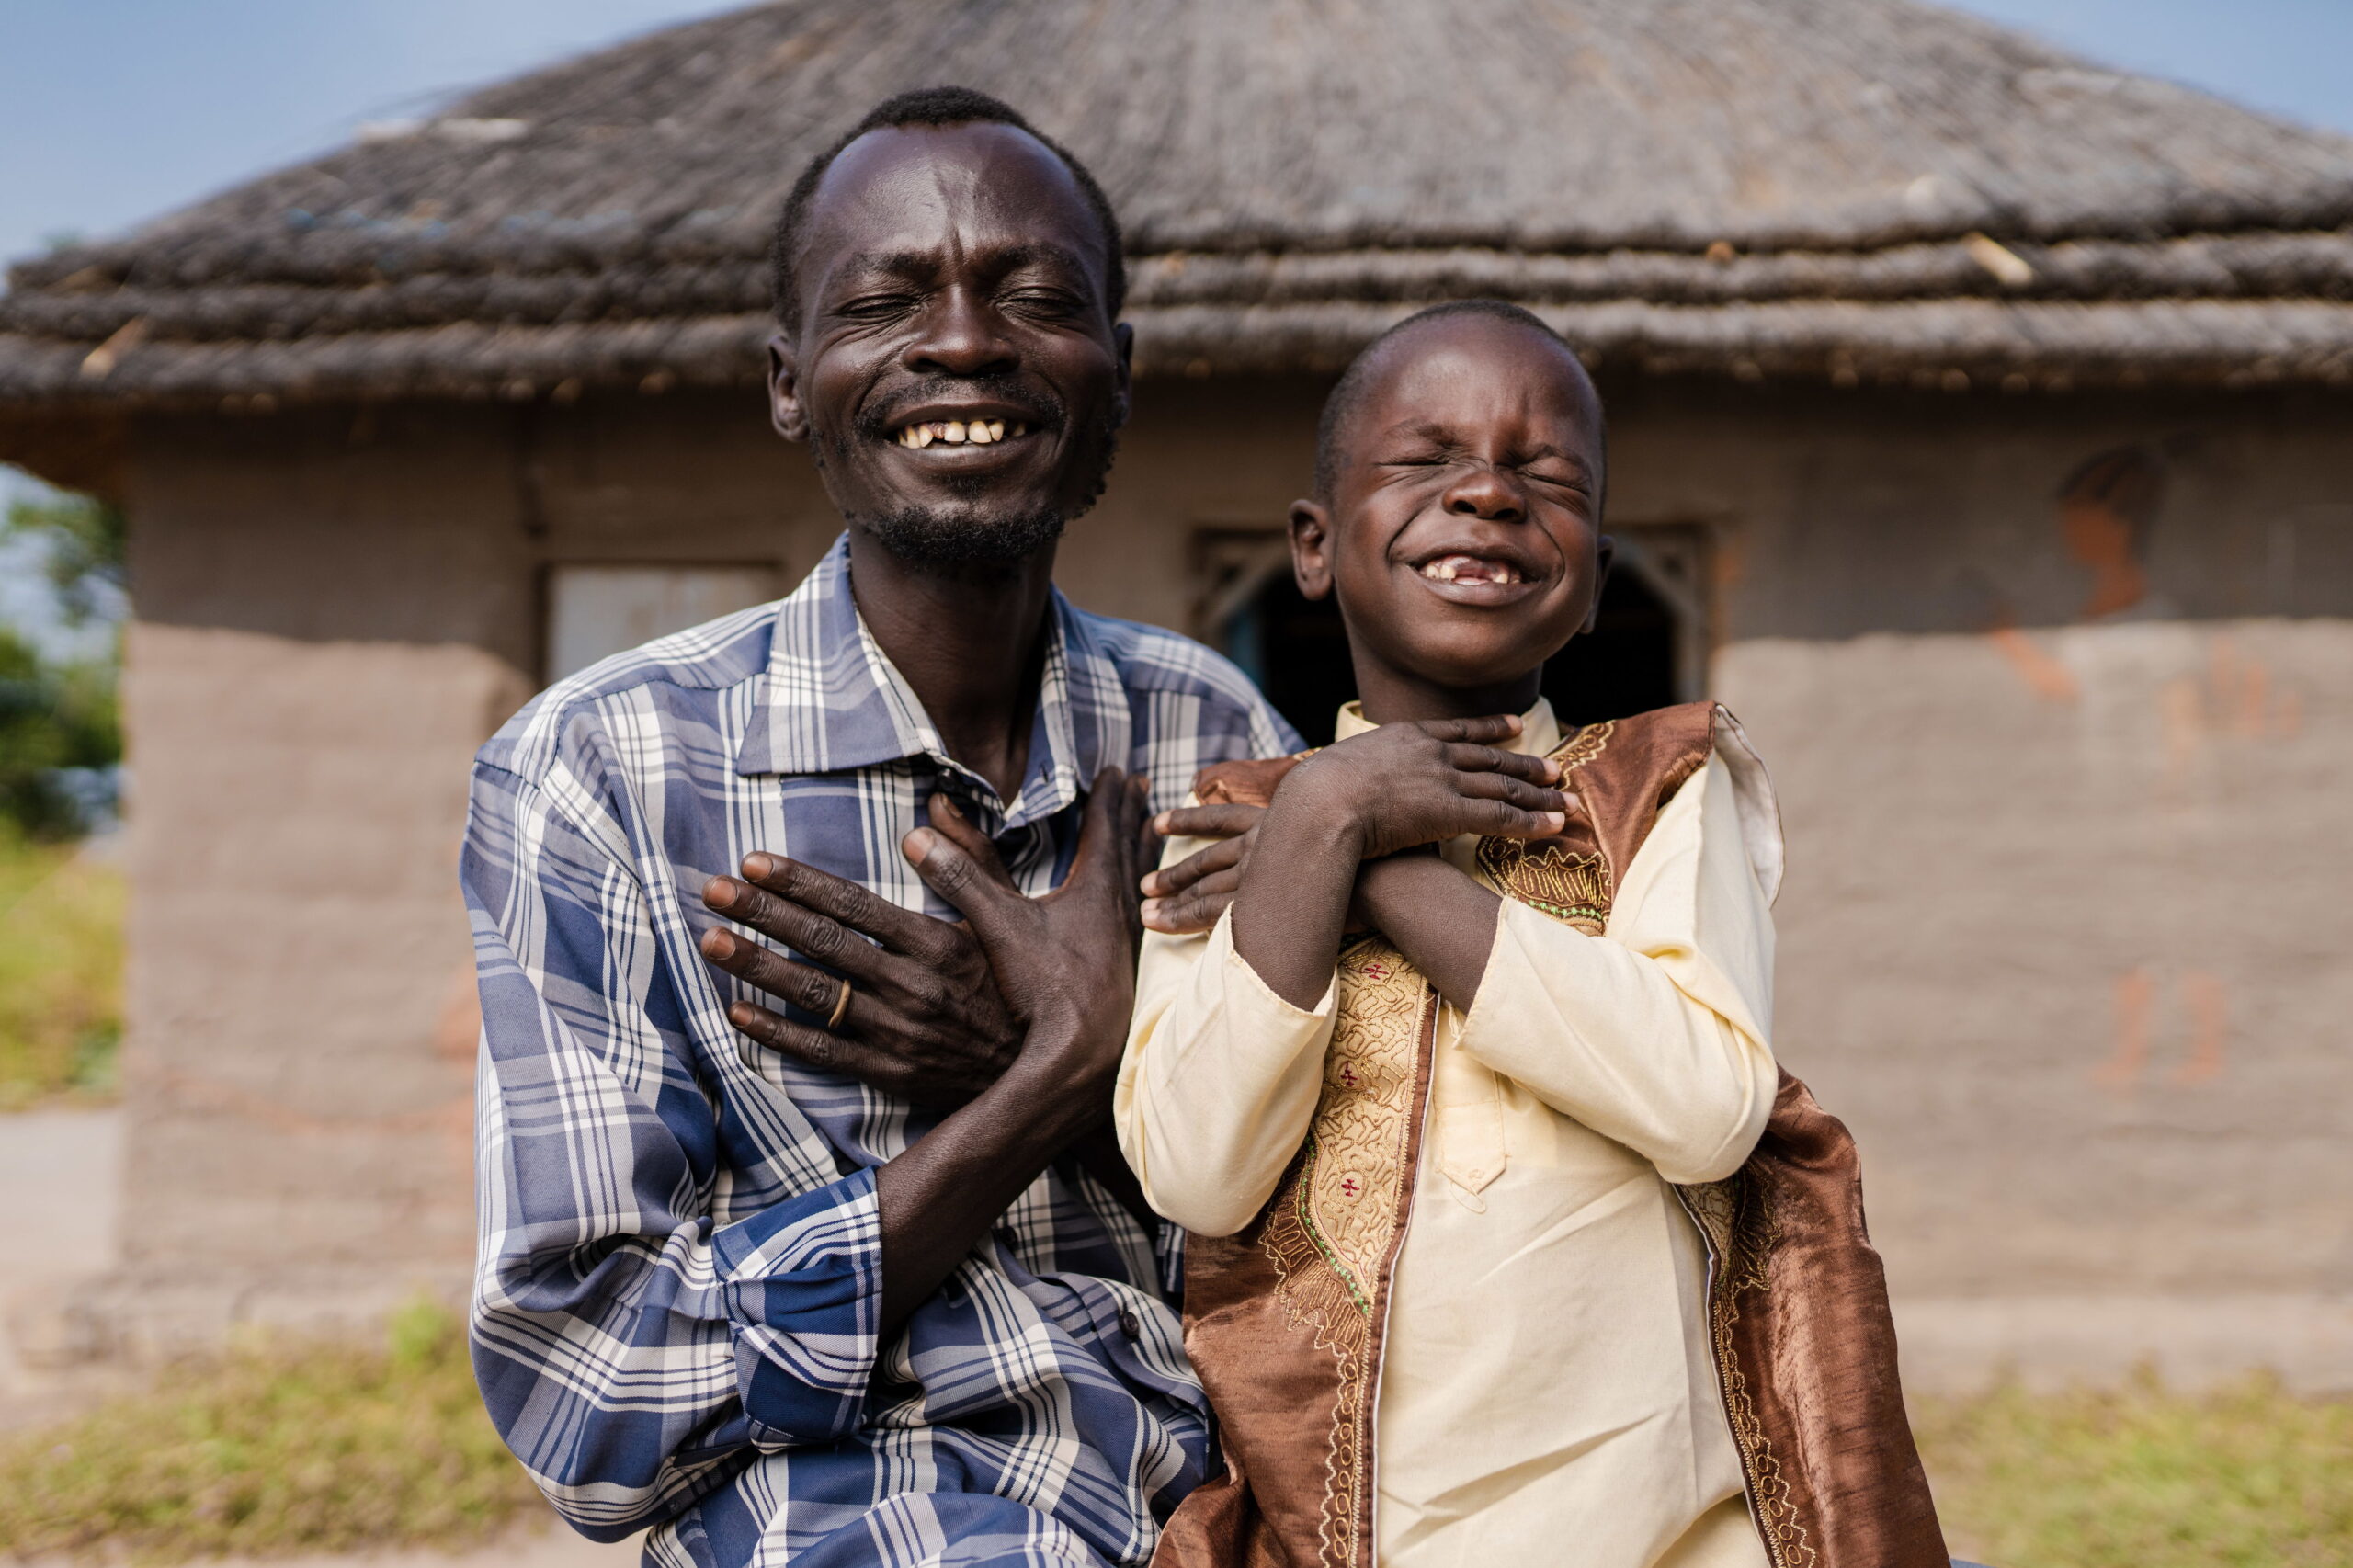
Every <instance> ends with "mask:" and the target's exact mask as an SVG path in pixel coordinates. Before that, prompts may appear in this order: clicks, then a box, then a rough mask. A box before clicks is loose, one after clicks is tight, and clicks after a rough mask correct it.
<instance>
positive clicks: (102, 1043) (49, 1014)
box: [0, 823, 124, 1111]
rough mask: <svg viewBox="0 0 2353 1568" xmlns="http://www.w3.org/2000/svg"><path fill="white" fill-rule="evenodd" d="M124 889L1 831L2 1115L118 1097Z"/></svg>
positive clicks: (80, 862) (0, 827)
mask: <svg viewBox="0 0 2353 1568" xmlns="http://www.w3.org/2000/svg"><path fill="white" fill-rule="evenodd" d="M123 903H124V896H123V881H122V875H121V873H120V872H119V871H117V870H116V869H114V868H113V867H111V866H108V865H105V864H102V863H99V862H97V861H95V860H93V859H91V858H88V857H86V856H83V855H78V854H76V853H75V850H74V846H71V845H56V844H36V843H29V842H27V841H26V840H25V839H23V838H21V837H20V836H18V835H17V834H16V833H14V832H13V831H12V830H11V829H10V828H8V826H7V825H6V824H5V823H0V1111H10V1110H22V1109H25V1108H28V1107H30V1106H36V1105H42V1104H50V1103H56V1102H60V1101H64V1102H73V1101H84V1102H89V1101H97V1100H104V1099H108V1098H111V1097H112V1096H113V1093H114V1072H115V1047H116V1043H117V1042H118V1041H119V1040H120V1039H121V1038H122V914H123Z"/></svg>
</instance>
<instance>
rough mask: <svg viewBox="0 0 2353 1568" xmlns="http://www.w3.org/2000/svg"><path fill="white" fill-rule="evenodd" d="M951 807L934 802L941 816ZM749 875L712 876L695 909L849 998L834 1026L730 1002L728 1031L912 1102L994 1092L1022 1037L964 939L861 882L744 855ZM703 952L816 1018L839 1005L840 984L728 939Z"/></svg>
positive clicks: (717, 933) (959, 930)
mask: <svg viewBox="0 0 2353 1568" xmlns="http://www.w3.org/2000/svg"><path fill="white" fill-rule="evenodd" d="M945 799H946V797H945V796H940V797H938V798H936V799H935V801H934V802H933V810H934V811H935V812H937V811H938V802H939V801H942V800H945ZM959 821H960V823H961V819H959ZM967 831H970V830H969V829H968V830H967ZM974 836H979V835H977V834H975V835H974ZM981 842H982V843H983V845H985V844H986V843H987V840H986V839H985V838H982V839H981ZM991 853H992V858H994V851H992V852H991ZM743 871H744V876H743V880H741V881H739V880H737V879H736V878H733V877H713V878H711V879H710V881H709V882H707V883H705V884H704V886H703V890H702V901H703V903H705V904H707V905H709V906H710V908H711V909H713V910H715V911H716V912H718V913H719V914H721V915H725V916H727V918H728V919H730V920H733V921H736V922H738V923H739V924H742V925H745V926H750V927H751V928H752V929H753V930H755V931H757V932H760V933H761V934H762V935H764V936H767V937H774V938H775V939H776V940H778V941H779V942H782V943H783V944H784V945H785V946H787V947H789V948H790V949H793V950H794V951H795V952H797V953H800V954H801V955H803V956H804V957H807V958H810V959H813V960H816V961H817V962H819V963H823V964H824V965H826V966H827V967H828V968H830V969H833V970H835V971H838V972H839V973H840V974H843V975H847V976H848V977H849V980H850V995H849V1005H848V1006H847V1009H846V1010H845V1011H844V1012H843V1014H842V1016H841V1019H840V1022H839V1023H838V1024H837V1025H836V1026H835V1027H834V1028H831V1029H825V1028H813V1027H812V1026H810V1025H806V1024H800V1023H795V1022H793V1021H792V1020H791V1019H790V1018H787V1017H784V1016H783V1015H781V1014H779V1013H775V1012H771V1011H770V1010H769V1009H767V1008H766V1007H763V1006H759V1005H758V1004H757V1003H754V1002H737V1003H736V1004H734V1005H733V1006H731V1007H729V1008H728V1010H727V1021H728V1022H729V1023H731V1024H733V1025H734V1026H735V1028H737V1029H738V1030H740V1031H742V1032H743V1033H744V1034H746V1035H748V1036H750V1037H751V1038H752V1039H753V1040H757V1041H759V1042H760V1043H761V1044H762V1045H766V1046H771V1047H773V1048H774V1049H776V1050H778V1051H783V1052H784V1053H785V1054H786V1055H788V1056H790V1057H793V1058H795V1059H796V1060H798V1061H801V1062H807V1063H809V1064H810V1065H811V1066H813V1067H821V1068H825V1069H828V1070H831V1071H835V1072H841V1073H847V1074H849V1075H850V1076H852V1077H854V1078H858V1079H861V1080H863V1081H865V1082H866V1083H869V1084H871V1085H874V1086H875V1087H877V1088H880V1089H887V1090H889V1091H891V1092H892V1093H893V1094H898V1095H902V1096H905V1097H906V1098H907V1099H908V1100H910V1101H913V1102H914V1103H915V1104H918V1105H931V1106H956V1105H961V1104H963V1103H964V1102H965V1101H967V1100H969V1099H971V1098H972V1096H974V1095H977V1094H979V1093H980V1092H981V1091H982V1090H983V1089H984V1088H986V1087H988V1086H989V1085H991V1084H993V1083H995V1082H996V1080H997V1077H998V1076H999V1074H1003V1073H1004V1071H1005V1069H1006V1066H1007V1064H1009V1063H1010V1062H1012V1061H1013V1059H1014V1056H1015V1055H1016V1053H1017V1052H1018V1051H1019V1050H1020V1045H1021V1033H1020V1028H1019V1026H1018V1024H1017V1022H1016V1020H1015V1018H1014V1017H1013V1014H1012V1011H1011V1009H1009V1008H1008V1007H1007V1006H1006V1005H1005V1002H1004V999H1003V998H1002V997H1001V996H1000V995H999V994H998V992H997V987H996V984H995V982H994V980H993V979H992V977H991V976H990V973H989V964H988V960H987V959H986V958H985V957H984V956H983V953H982V951H981V945H980V943H979V942H978V941H976V940H975V939H974V938H973V936H972V931H971V930H970V928H968V927H967V926H962V925H950V924H949V922H947V921H944V920H935V919H933V918H932V917H931V916H929V915H919V914H916V913H915V912H914V911H912V910H905V909H901V908H900V907H899V906H898V905H897V904H894V903H891V902H890V901H889V900H888V899H885V898H882V897H881V896H879V895H877V894H876V893H873V892H870V891H868V890H867V889H865V888H862V887H860V886H858V884H857V883H856V882H846V881H842V880H841V879H840V878H839V877H832V876H827V875H826V874H825V873H824V872H823V871H819V870H815V869H812V868H810V867H807V866H804V865H802V864H801V863H800V862H799V861H797V860H789V859H786V858H784V857H783V856H781V855H767V854H753V855H746V856H745V858H744V866H743ZM869 937H870V938H872V940H868V939H867V938H869ZM877 944H880V945H879V946H878V945H877ZM702 954H703V957H705V958H707V959H709V960H710V961H711V962H712V963H713V964H714V965H716V966H717V967H718V968H720V969H722V970H724V971H727V972H728V973H729V974H732V975H734V976H736V977H737V978H738V979H740V980H744V981H747V982H749V983H751V984H753V985H756V986H758V987H759V988H760V989H761V990H762V991H765V992H767V994H769V995H771V996H777V997H781V998H782V999H783V1000H785V1001H787V1002H790V1003H791V1004H792V1005H793V1006H796V1007H799V1008H800V1009H801V1011H802V1012H804V1013H813V1014H814V1015H816V1016H817V1017H820V1018H824V1017H831V1016H832V1014H833V1011H834V1007H835V1004H836V1003H837V1002H839V1001H840V1000H841V981H840V980H839V979H838V978H836V977H835V975H834V974H828V973H826V972H825V971H824V970H818V969H813V968H811V967H809V966H808V965H807V964H801V963H793V962H791V961H790V960H786V959H783V958H780V957H779V956H778V955H777V954H776V953H774V952H772V951H770V950H769V949H767V948H764V947H762V946H761V945H760V944H759V943H757V942H753V941H748V940H746V939H745V938H744V937H739V936H736V935H735V934H734V933H733V932H732V931H726V930H711V931H708V932H705V933H704V934H703V938H702Z"/></svg>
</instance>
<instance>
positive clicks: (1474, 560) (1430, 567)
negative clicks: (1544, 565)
mask: <svg viewBox="0 0 2353 1568" xmlns="http://www.w3.org/2000/svg"><path fill="white" fill-rule="evenodd" d="M1422 575H1423V576H1425V577H1428V578H1431V579H1432V580H1434V581H1437V582H1440V583H1456V582H1462V581H1466V580H1467V581H1470V582H1473V583H1517V582H1518V581H1519V568H1518V567H1517V566H1513V565H1511V564H1510V563H1508V562H1502V561H1482V560H1480V559H1479V558H1478V557H1477V556H1475V555H1441V556H1439V557H1438V559H1436V560H1435V561H1425V562H1422Z"/></svg>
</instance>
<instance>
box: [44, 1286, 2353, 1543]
mask: <svg viewBox="0 0 2353 1568" xmlns="http://www.w3.org/2000/svg"><path fill="white" fill-rule="evenodd" d="M1917 1431H1918V1433H1919V1437H1920V1445H1921V1449H1922V1451H1923V1452H1924V1454H1925V1455H1926V1457H1927V1464H1928V1474H1929V1477H1930V1479H1931V1480H1932V1481H1933V1482H1934V1483H1935V1484H1936V1489H1937V1504H1938V1509H1939V1510H1940V1512H1941V1513H1942V1515H1943V1517H1944V1521H1945V1528H1946V1532H1947V1534H1948V1536H1949V1539H1950V1540H1951V1542H1952V1545H1953V1549H1954V1550H1955V1551H1958V1552H1960V1553H1961V1555H1963V1556H1965V1557H1973V1558H1975V1559H1977V1560H1978V1561H1981V1562H1990V1563H1994V1564H1997V1565H1998V1568H2322V1565H2324V1564H2331V1565H2336V1564H2353V1403H2347V1402H2333V1401H2305V1400H2297V1399H2292V1398H2290V1397H2289V1396H2288V1395H2286V1394H2285V1393H2283V1392H2280V1390H2279V1388H2278V1386H2277V1385H2275V1384H2272V1383H2269V1382H2266V1381H2250V1382H2247V1383H2244V1384H2241V1385H2239V1386H2237V1387H2234V1388H2231V1389H2227V1390H2224V1391H2222V1392H2216V1393H2212V1394H2206V1395H2199V1396H2190V1395H2183V1394H2175V1393H2169V1392H2166V1391H2165V1390H2164V1389H2162V1388H2159V1387H2158V1386H2157V1385H2156V1384H2155V1383H2154V1381H2151V1380H2148V1379H2143V1380H2142V1381H2139V1382H2137V1383H2135V1384H2134V1385H2133V1386H2131V1387H2130V1388H2127V1389H2124V1390H2120V1391H2115V1392H2106V1393H2098V1392H2078V1393H2067V1394H2055V1395H2054V1394H2029V1393H2026V1392H2021V1391H2019V1390H2018V1389H2015V1388H2012V1389H2004V1390H2002V1391H2000V1392H1995V1393H1993V1394H1989V1395H1987V1396H1985V1397H1984V1398H1981V1399H1974V1400H1967V1401H1929V1402H1927V1403H1925V1405H1924V1406H1923V1408H1922V1409H1921V1411H1920V1412H1919V1415H1918V1420H1917ZM541 1513H542V1509H541V1506H540V1504H539V1503H538V1501H537V1496H536V1494H535V1493H534V1492H533V1490H532V1488H531V1485H530V1483H529V1481H527V1480H526V1479H525V1478H524V1475H523V1472H522V1471H521V1470H520V1469H519V1468H518V1467H517V1465H516V1463H515V1462H514V1460H511V1459H510V1458H508V1457H507V1454H506V1449H504V1448H503V1447H502V1446H501V1445H500V1443H499V1441H498V1438H497V1437H496V1435H495V1434H494V1433H493V1432H492V1430H491V1427H490V1423H489V1421H488V1420H487V1419H486V1418H485V1417H484V1416H483V1411H482V1405H481V1402H480V1401H479V1400H478V1399H477V1398H476V1396H475V1393H474V1387H473V1380H472V1375H471V1374H470V1373H469V1371H468V1369H467V1366H466V1356H465V1344H464V1333H463V1328H462V1325H461V1324H460V1323H459V1321H458V1320H457V1319H456V1318H455V1317H454V1316H453V1315H452V1314H450V1313H449V1312H444V1311H442V1310H440V1309H438V1308H434V1307H423V1306H420V1307H415V1308H412V1309H410V1310H408V1311H406V1312H403V1313H402V1314H400V1316H399V1317H398V1318H397V1319H396V1321H395V1322H394V1324H392V1331H391V1334H390V1336H389V1341H388V1344H387V1345H386V1346H385V1347H383V1348H381V1349H375V1350H369V1349H364V1348H353V1347H348V1346H324V1345H317V1346H282V1345H281V1346H277V1347H274V1348H267V1349H265V1348H263V1347H260V1346H250V1347H247V1348H244V1349H241V1350H239V1351H236V1352H234V1353H232V1354H230V1355H228V1356H225V1357H222V1358H218V1359H215V1360H212V1361H209V1362H202V1363H189V1364H187V1365H183V1366H180V1367H178V1368H176V1369H172V1370H171V1371H169V1372H167V1373H166V1374H165V1376H164V1377H163V1379H162V1380H161V1381H159V1382H158V1383H157V1384H156V1385H155V1386H154V1387H153V1388H152V1389H150V1390H148V1391H147V1392H142V1393H140V1394H137V1395H134V1396H131V1397H128V1398H124V1399H121V1400H119V1401H117V1402H116V1403H111V1404H108V1405H107V1406H105V1407H103V1408H101V1409H99V1410H97V1411H95V1412H93V1413H92V1414H90V1415H86V1416H85V1417H83V1418H81V1419H80V1420H78V1421H75V1422H74V1423H72V1424H70V1425H68V1426H61V1427H55V1428H51V1429H50V1430H47V1431H42V1432H38V1433H32V1434H24V1435H18V1436H15V1437H9V1438H7V1439H5V1440H0V1558H11V1557H14V1558H23V1557H31V1556H40V1555H53V1554H66V1553H74V1554H84V1555H87V1554H92V1553H97V1554H102V1555H105V1556H108V1557H116V1556H119V1557H124V1558H128V1559H131V1560H132V1561H138V1562H179V1561H186V1560H188V1559H190V1558H197V1557H208V1556H215V1555H222V1554H228V1553H236V1554H241V1555H253V1556H273V1555H285V1554H289V1553H293V1552H329V1551H360V1550H369V1551H381V1550H385V1549H388V1548H393V1547H402V1546H439V1547H451V1548H457V1547H463V1546H467V1545H470V1544H479V1543H481V1542H483V1541H485V1540H490V1539H493V1538H494V1537H495V1536H496V1535H498V1534H499V1533H500V1532H501V1531H502V1530H503V1529H505V1528H507V1527H509V1526H511V1525H513V1524H515V1523H517V1522H518V1521H520V1520H522V1519H525V1518H533V1517H540V1515H541Z"/></svg>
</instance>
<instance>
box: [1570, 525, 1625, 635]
mask: <svg viewBox="0 0 2353 1568" xmlns="http://www.w3.org/2000/svg"><path fill="white" fill-rule="evenodd" d="M1617 554H1618V541H1617V540H1614V539H1611V538H1610V537H1609V536H1608V534H1603V535H1602V536H1601V537H1600V538H1599V539H1597V540H1595V541H1594V546H1593V603H1591V604H1590V605H1587V606H1586V612H1585V624H1584V625H1583V626H1580V627H1578V628H1577V635H1578V636H1580V637H1583V636H1586V635H1587V634H1588V633H1590V632H1591V631H1593V626H1594V622H1596V621H1597V620H1599V619H1601V590H1602V589H1604V588H1606V587H1608V585H1609V562H1611V561H1612V560H1614V559H1615V558H1616V556H1617Z"/></svg>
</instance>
